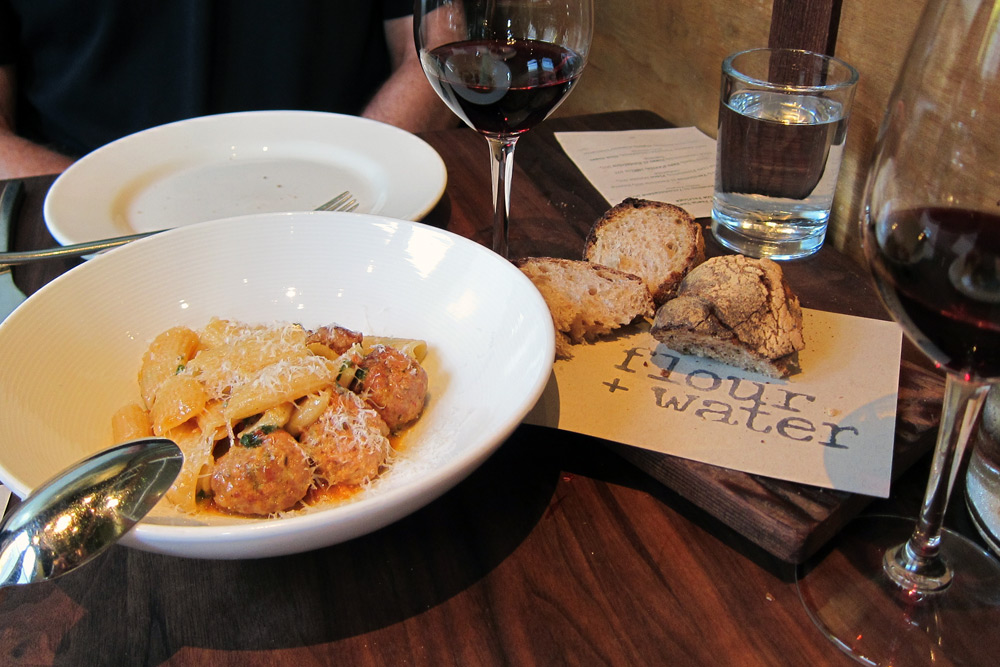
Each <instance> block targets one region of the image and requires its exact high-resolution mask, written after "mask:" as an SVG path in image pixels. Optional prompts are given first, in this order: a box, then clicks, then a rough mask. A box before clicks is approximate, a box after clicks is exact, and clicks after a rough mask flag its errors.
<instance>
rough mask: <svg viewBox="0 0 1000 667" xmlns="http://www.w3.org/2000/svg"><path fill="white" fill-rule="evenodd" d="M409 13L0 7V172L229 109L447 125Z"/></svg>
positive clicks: (110, 3)
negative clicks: (418, 49)
mask: <svg viewBox="0 0 1000 667" xmlns="http://www.w3.org/2000/svg"><path fill="white" fill-rule="evenodd" d="M412 12H413V2H412V0H355V1H353V2H350V1H347V0H143V1H141V2H140V1H136V0H0V178H11V177H15V176H28V175H32V174H44V173H57V172H60V171H62V170H63V169H65V168H66V167H67V166H69V164H71V163H72V161H73V160H74V159H75V158H77V157H80V156H82V155H84V154H86V153H88V152H90V151H92V150H94V149H95V148H98V147H100V146H102V145H104V144H107V143H109V142H111V141H113V140H115V139H117V138H119V137H122V136H125V135H127V134H131V133H133V132H136V131H139V130H143V129H146V128H149V127H153V126H156V125H161V124H164V123H168V122H172V121H176V120H181V119H184V118H191V117H195V116H201V115H206V114H215V113H225V112H231V111H246V110H255V109H308V110H320V111H331V112H337V113H347V114H356V115H361V116H365V117H368V118H373V119H376V120H380V121H383V122H387V123H391V124H393V125H397V126H399V127H402V128H404V129H407V130H410V131H413V132H417V131H421V130H428V129H436V128H441V127H448V126H451V125H453V124H454V123H455V121H454V117H453V116H452V114H450V113H449V112H448V111H447V110H446V109H445V107H444V106H443V104H442V103H441V102H440V100H439V99H438V98H437V95H436V94H435V93H434V91H433V89H432V88H431V87H430V84H428V83H427V80H426V78H425V77H424V74H423V72H422V71H421V68H420V63H419V61H418V59H417V55H416V50H415V48H414V46H413V23H412V22H413V17H412Z"/></svg>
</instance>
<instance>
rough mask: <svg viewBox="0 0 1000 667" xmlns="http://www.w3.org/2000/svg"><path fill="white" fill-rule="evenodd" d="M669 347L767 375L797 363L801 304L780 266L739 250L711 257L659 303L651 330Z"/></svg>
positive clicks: (801, 341) (801, 342) (802, 344)
mask: <svg viewBox="0 0 1000 667" xmlns="http://www.w3.org/2000/svg"><path fill="white" fill-rule="evenodd" d="M651 333H652V334H653V337H654V338H655V339H656V340H658V341H660V342H661V343H663V344H664V345H666V346H667V347H669V348H670V349H672V350H676V351H677V352H681V353H683V354H694V355H698V356H702V357H709V358H712V359H717V360H719V361H722V362H724V363H727V364H731V365H733V366H739V367H741V368H745V369H747V370H750V371H755V372H757V373H763V374H765V375H769V376H771V377H787V376H788V375H790V374H791V373H792V372H793V371H795V370H796V369H797V368H798V351H799V350H801V349H803V348H804V347H805V341H804V339H803V337H802V308H801V307H800V305H799V299H798V297H796V296H795V294H793V293H792V290H791V288H789V286H788V283H787V282H786V281H785V278H784V274H783V273H782V270H781V267H780V266H779V265H778V264H777V263H775V262H773V261H771V260H769V259H751V258H748V257H744V256H742V255H726V256H722V257H713V258H712V259H709V260H708V261H706V262H704V263H703V264H701V265H700V266H698V267H697V268H695V269H694V270H692V271H691V273H689V274H688V275H687V276H686V277H685V278H684V280H683V281H682V282H681V284H680V286H679V287H678V290H677V296H676V297H675V298H674V299H671V300H670V301H667V302H666V303H665V304H663V305H662V306H660V308H659V309H658V310H657V312H656V319H655V320H654V322H653V328H652V330H651Z"/></svg>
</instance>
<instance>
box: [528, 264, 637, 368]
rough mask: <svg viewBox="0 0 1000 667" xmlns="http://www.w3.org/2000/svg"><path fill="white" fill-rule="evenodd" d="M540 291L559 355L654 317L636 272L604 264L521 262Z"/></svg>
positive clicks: (562, 356) (562, 357) (565, 356)
mask: <svg viewBox="0 0 1000 667" xmlns="http://www.w3.org/2000/svg"><path fill="white" fill-rule="evenodd" d="M517 266H518V268H520V269H521V271H523V272H524V274H525V275H526V276H528V278H529V279H531V282H533V283H534V284H535V287H537V288H538V291H539V292H541V294H542V297H543V298H544V299H545V303H546V304H548V307H549V311H550V312H551V313H552V321H553V323H554V324H555V329H556V356H557V357H559V358H561V359H567V358H569V357H571V356H573V354H572V351H571V349H570V346H571V345H572V344H574V343H580V342H583V341H594V340H595V339H596V338H597V337H599V336H603V335H605V334H608V333H611V332H612V331H614V330H615V329H617V328H619V327H621V326H624V325H626V324H629V323H630V322H632V321H633V320H634V319H636V318H637V317H640V316H645V317H652V316H653V312H654V306H653V300H652V298H651V297H650V295H649V290H647V289H646V286H645V285H644V284H643V282H642V280H641V279H640V278H638V277H636V276H633V275H631V274H628V273H625V272H623V271H618V270H616V269H612V268H609V267H606V266H601V265H599V264H593V263H591V262H584V261H580V260H572V259H557V258H554V257H531V258H528V259H523V260H520V261H518V262H517Z"/></svg>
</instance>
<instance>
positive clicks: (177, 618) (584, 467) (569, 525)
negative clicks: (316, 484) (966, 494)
mask: <svg viewBox="0 0 1000 667" xmlns="http://www.w3.org/2000/svg"><path fill="white" fill-rule="evenodd" d="M665 126H666V123H665V122H664V121H663V120H662V119H661V118H659V117H657V116H655V115H654V114H651V113H648V112H641V111H635V112H617V113H611V114H600V115H593V116H581V117H574V118H562V119H552V120H550V121H548V122H546V123H545V124H544V125H543V126H542V127H540V128H538V129H536V130H535V131H533V132H532V133H529V134H528V135H526V136H525V137H524V138H523V139H522V141H521V142H520V144H519V146H518V149H517V156H516V165H517V166H516V170H515V175H514V181H513V188H512V190H513V192H512V214H511V215H512V232H511V248H512V254H515V255H552V256H561V257H578V256H579V254H580V252H581V250H582V245H583V237H584V235H585V234H586V232H587V231H588V230H589V228H590V225H591V224H592V223H593V221H594V220H595V219H596V218H597V217H598V216H599V215H600V214H601V213H602V212H603V211H604V210H605V209H607V208H608V206H609V204H608V202H606V201H605V200H604V199H603V198H602V197H601V196H600V195H599V194H598V193H597V192H596V191H595V190H594V189H593V188H592V187H591V186H590V185H589V183H588V182H587V181H586V180H585V179H584V178H583V176H582V175H581V174H580V173H579V172H578V171H577V170H576V168H575V167H574V166H573V164H572V163H571V162H570V161H569V159H568V158H567V157H566V156H565V154H563V153H562V151H561V150H560V148H559V146H558V144H557V143H556V142H555V139H554V138H553V136H552V133H553V131H560V130H622V129H636V128H651V127H665ZM424 136H425V138H426V140H427V141H428V142H430V143H431V144H432V145H433V146H434V147H435V148H436V149H437V150H438V151H439V152H440V153H441V155H442V157H443V158H444V160H445V162H446V164H447V166H448V179H449V181H448V188H447V191H446V193H445V195H444V198H443V199H442V200H441V202H440V204H439V205H438V206H437V207H436V208H435V209H434V210H433V212H431V214H430V215H428V216H427V218H426V220H425V221H426V222H428V223H430V224H432V225H436V226H440V227H445V228H447V229H449V230H451V231H454V232H457V233H459V234H463V235H465V236H469V237H472V238H474V239H476V240H478V241H480V242H482V243H484V244H488V243H489V239H490V224H491V220H492V214H491V212H490V187H489V161H488V153H487V148H486V146H485V142H484V141H483V139H482V138H481V137H479V136H478V135H476V134H475V133H473V132H472V131H471V130H466V129H456V130H449V131H445V132H436V133H430V134H427V135H424ZM53 180H54V177H38V178H31V179H27V180H26V183H25V185H26V198H25V201H24V205H23V207H22V209H21V213H20V217H19V220H18V223H17V226H16V229H15V230H14V234H13V239H14V243H13V248H14V249H17V250H25V249H30V248H40V247H48V246H51V245H53V244H54V241H53V239H52V238H51V237H50V236H49V234H48V232H47V231H46V229H45V225H44V222H43V220H42V213H41V211H42V202H43V199H44V197H45V193H46V191H47V189H48V187H49V186H50V185H51V183H52V181H53ZM708 243H709V246H710V248H709V251H710V253H712V254H714V253H718V252H720V249H719V248H718V246H716V245H715V244H714V241H712V240H711V239H709V240H708ZM77 263H79V261H78V260H65V261H62V260H57V261H50V262H46V263H44V264H35V265H31V266H23V267H18V268H17V269H15V273H14V275H15V280H16V282H17V283H18V285H19V286H20V287H21V288H22V289H23V290H24V291H25V292H26V293H29V294H30V293H31V292H33V291H35V290H37V289H38V288H39V287H41V286H42V285H43V284H45V283H46V282H47V281H49V280H51V279H52V278H54V277H55V276H57V275H59V274H60V273H62V272H64V271H66V270H68V269H70V268H72V267H73V266H74V265H76V264H77ZM786 272H787V273H788V274H789V279H790V281H792V283H793V285H795V286H796V288H797V290H798V291H799V293H800V296H801V297H802V300H803V305H805V306H807V307H823V308H827V309H831V310H837V311H840V312H846V313H852V314H857V315H864V316H870V317H884V314H883V313H882V310H881V306H880V305H879V304H878V302H877V300H876V299H875V297H874V293H873V292H872V291H871V288H870V286H868V285H867V283H866V282H865V280H864V278H865V276H864V272H863V271H862V270H861V269H860V268H859V267H857V266H855V265H854V264H852V263H851V262H850V261H849V260H848V259H846V258H845V257H844V256H842V255H840V254H839V253H837V252H836V251H834V250H832V249H829V248H824V249H823V250H822V251H821V252H820V253H819V255H817V256H815V257H813V258H811V259H809V260H805V261H800V262H795V263H789V264H786ZM52 335H53V336H56V334H52ZM63 335H72V332H60V333H59V334H58V336H63ZM925 458H926V457H925ZM926 475H927V463H926V460H923V459H922V460H921V461H920V462H918V464H917V465H914V466H913V467H912V468H911V469H910V470H909V471H907V472H906V473H905V474H903V475H902V476H901V477H900V478H899V479H897V480H896V482H895V483H894V485H893V493H892V497H891V498H890V499H888V500H878V501H875V502H873V503H872V504H871V505H869V506H868V509H867V510H866V511H869V512H872V511H889V512H894V513H900V514H905V515H914V514H915V513H916V511H917V508H918V506H919V500H920V495H921V493H922V491H923V485H924V483H925V481H926ZM948 525H949V526H950V527H952V528H954V529H956V530H958V531H959V532H962V533H964V534H967V535H969V536H972V537H974V538H977V539H978V536H976V535H975V531H974V530H973V529H972V527H971V524H970V523H969V520H968V517H967V515H966V512H965V508H964V502H963V501H962V489H961V488H958V489H957V490H956V492H955V495H954V498H953V502H952V505H951V510H950V512H949V517H948ZM836 546H837V538H836V537H834V538H833V540H832V541H831V543H830V545H829V547H828V548H829V549H833V550H836ZM793 573H794V569H793V566H792V565H789V564H788V563H786V562H783V561H782V560H779V559H777V558H775V557H773V556H772V555H770V554H769V553H768V552H767V551H765V550H763V549H761V548H760V547H759V546H757V545H756V544H754V543H753V542H751V541H750V540H747V539H746V538H745V537H743V536H742V535H741V534H740V533H738V532H736V531H735V530H732V529H731V528H729V527H728V526H727V525H725V524H724V523H722V522H720V521H719V520H717V519H715V518H714V517H713V516H712V515H710V514H709V513H706V512H705V511H703V510H702V509H700V508H699V507H698V506H696V505H695V504H694V503H692V502H690V500H689V499H687V498H685V497H684V496H683V495H682V494H679V493H676V492H674V491H671V490H670V489H668V488H667V487H665V486H664V485H663V484H661V483H659V482H657V481H656V480H655V479H653V478H652V477H650V476H649V475H647V474H646V473H644V472H642V471H641V470H640V469H639V468H637V467H636V466H635V465H633V464H632V462H630V461H629V460H626V458H625V457H623V456H621V455H620V451H619V450H618V449H616V448H614V447H609V446H608V444H607V443H604V442H602V441H599V440H596V439H592V438H587V437H583V436H579V435H575V434H571V433H565V432H560V431H554V430H548V429H542V428H538V427H531V426H521V427H520V428H519V429H517V430H516V431H515V432H514V434H513V435H512V436H511V437H510V439H509V440H508V441H507V442H506V443H505V444H504V445H503V446H502V447H501V448H500V450H499V451H498V452H497V453H496V454H495V455H494V456H493V457H492V458H490V459H489V460H488V461H487V462H486V463H485V464H484V465H483V466H482V467H481V468H480V469H479V470H477V471H476V472H474V473H473V474H472V475H471V476H470V477H469V478H468V479H467V480H466V481H464V482H462V483H461V484H459V485H458V486H457V487H455V488H454V489H453V490H452V491H450V492H449V493H447V494H446V495H444V496H443V497H441V498H439V499H438V500H437V501H435V502H433V503H431V504H430V505H428V506H427V507H425V508H424V509H422V510H420V511H418V512H416V513H414V514H412V515H411V516H409V517H406V518H404V519H402V520H400V521H398V522H396V523H395V524H393V525H390V526H388V527H386V528H383V529H382V530H379V531H377V532H374V533H372V534H370V535H367V536H364V537H361V538H358V539H355V540H352V541H350V542H347V543H344V544H341V545H337V546H333V547H329V548H326V549H321V550H318V551H313V552H309V553H303V554H298V555H293V556H286V557H278V558H270V559H262V560H245V561H207V560H190V559H182V558H175V557H167V556H160V555H156V554H150V553H145V552H141V551H137V550H132V549H127V548H125V547H113V548H112V549H110V550H109V551H108V552H107V553H106V554H104V555H103V556H101V557H99V558H98V559H97V560H96V561H94V562H93V563H91V564H89V565H88V566H86V567H85V568H82V569H81V570H79V571H77V572H75V573H71V574H69V575H67V576H65V577H63V578H61V579H59V580H57V581H54V582H49V583H45V584H37V585H33V586H26V587H24V586H22V587H13V588H6V589H3V590H0V663H2V664H5V665H17V664H31V665H36V664H71V665H85V664H87V665H89V664H130V665H132V664H163V663H168V664H174V665H187V664H191V665H201V664H223V665H225V664H233V665H271V664H290V665H310V664H330V663H337V664H347V665H355V664H357V665H454V664H457V665H514V664H516V665H536V664H537V665H560V664H571V665H604V664H608V665H644V664H649V665H662V664H671V665H707V664H720V665H730V664H732V665H735V664H739V665H806V664H808V665H848V664H853V663H852V662H851V661H850V660H848V658H846V657H845V656H843V655H841V654H840V652H839V651H838V650H837V649H836V648H834V646H833V645H832V644H830V643H829V642H828V641H827V640H826V639H825V638H824V637H823V636H822V635H821V634H820V632H819V631H818V630H817V629H816V628H815V627H814V626H813V625H812V623H811V621H810V620H809V618H808V617H807V616H806V614H805V612H804V610H803V609H802V607H801V606H800V602H799V599H798V597H797V594H796V589H795V585H794V574H793Z"/></svg>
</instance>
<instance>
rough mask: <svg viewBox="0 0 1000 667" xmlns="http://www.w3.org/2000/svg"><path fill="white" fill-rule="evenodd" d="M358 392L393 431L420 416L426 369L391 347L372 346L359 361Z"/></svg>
mask: <svg viewBox="0 0 1000 667" xmlns="http://www.w3.org/2000/svg"><path fill="white" fill-rule="evenodd" d="M358 377H359V378H360V379H359V380H358V381H357V382H356V383H355V389H356V391H357V392H358V394H360V395H361V397H362V398H364V399H365V400H366V401H367V402H368V404H369V405H370V406H372V407H373V408H375V410H376V412H378V413H379V415H381V416H382V419H384V420H385V423H386V424H388V425H389V429H390V430H391V431H397V430H399V429H400V428H401V427H403V426H406V425H407V424H409V423H410V422H412V421H413V420H414V419H416V418H417V417H419V416H420V413H421V412H422V411H423V409H424V399H425V398H426V397H427V372H426V371H425V370H424V369H423V367H422V366H421V365H420V364H419V363H417V361H416V360H415V359H413V358H412V357H410V356H409V355H407V354H405V353H403V352H400V351H399V350H397V349H396V348H394V347H387V346H385V345H376V346H375V347H373V348H372V351H371V352H369V353H368V355H366V356H365V358H364V359H363V360H362V361H361V364H360V371H359V372H358Z"/></svg>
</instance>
